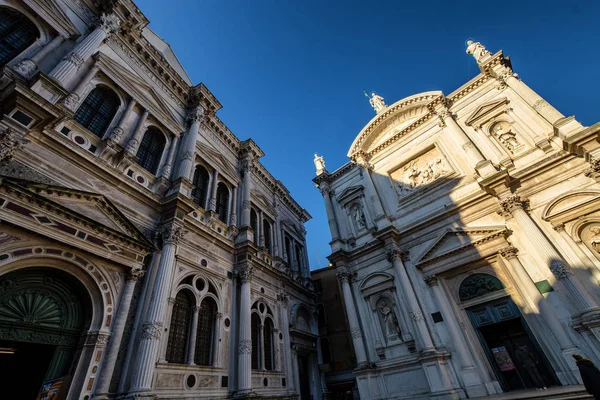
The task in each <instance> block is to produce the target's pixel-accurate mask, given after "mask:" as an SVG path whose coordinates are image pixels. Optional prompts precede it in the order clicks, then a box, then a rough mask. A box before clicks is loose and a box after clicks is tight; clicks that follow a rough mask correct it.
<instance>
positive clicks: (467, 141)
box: [437, 107, 496, 177]
mask: <svg viewBox="0 0 600 400" xmlns="http://www.w3.org/2000/svg"><path fill="white" fill-rule="evenodd" d="M437 114H438V116H439V118H440V123H439V125H440V127H441V128H448V130H449V131H450V133H451V134H452V137H454V139H455V140H456V141H457V144H458V145H460V147H461V148H462V149H463V150H464V152H465V153H466V154H467V157H468V159H469V160H470V161H471V163H472V165H474V166H475V170H476V171H477V173H478V174H479V175H480V176H482V177H483V176H489V175H492V174H493V173H495V172H496V168H495V167H494V166H493V165H492V162H491V161H489V160H487V159H486V158H485V157H484V155H483V154H482V153H481V151H479V149H478V148H477V146H475V143H473V141H472V140H471V138H470V137H469V136H468V135H467V134H466V133H465V131H463V129H462V128H461V127H460V125H458V123H457V122H456V121H455V120H454V116H453V115H452V113H451V112H450V111H449V110H448V109H447V108H446V107H442V108H440V109H439V110H438V111H437Z"/></svg>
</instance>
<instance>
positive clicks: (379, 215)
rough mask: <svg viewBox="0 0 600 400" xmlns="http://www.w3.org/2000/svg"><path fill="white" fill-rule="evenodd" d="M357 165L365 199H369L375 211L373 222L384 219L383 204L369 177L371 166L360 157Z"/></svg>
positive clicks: (371, 178)
mask: <svg viewBox="0 0 600 400" xmlns="http://www.w3.org/2000/svg"><path fill="white" fill-rule="evenodd" d="M357 163H358V164H359V165H360V166H361V168H362V176H363V178H364V180H365V183H366V184H365V195H366V197H367V199H370V201H371V203H373V209H374V210H375V220H376V221H379V220H380V219H383V218H385V211H384V209H383V204H382V203H381V198H380V197H379V193H378V192H377V188H376V187H375V183H374V182H373V177H372V176H371V172H372V170H371V166H370V165H369V163H368V162H367V161H366V160H364V159H363V158H362V157H361V158H360V159H359V160H358V161H357Z"/></svg>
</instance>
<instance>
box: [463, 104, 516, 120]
mask: <svg viewBox="0 0 600 400" xmlns="http://www.w3.org/2000/svg"><path fill="white" fill-rule="evenodd" d="M506 104H508V99H507V98H506V97H503V98H501V99H497V100H494V101H490V102H488V103H485V104H482V105H481V106H479V107H478V108H477V109H476V110H475V111H474V112H473V113H472V114H471V116H470V117H469V118H467V120H466V121H465V124H467V125H481V123H483V122H484V121H485V120H486V118H493V117H494V116H495V114H496V112H497V111H499V110H500V109H502V107H503V106H504V105H506Z"/></svg>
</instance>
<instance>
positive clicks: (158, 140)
mask: <svg viewBox="0 0 600 400" xmlns="http://www.w3.org/2000/svg"><path fill="white" fill-rule="evenodd" d="M165 141H166V139H165V135H163V134H162V132H161V131H159V130H158V129H156V128H154V127H150V128H148V130H147V131H146V133H144V138H143V139H142V143H140V147H139V148H138V152H137V155H136V159H137V163H138V164H139V165H140V167H142V168H144V169H145V170H146V171H148V172H151V173H153V174H155V175H156V171H157V170H158V164H159V163H160V158H161V157H162V153H163V150H164V149H165Z"/></svg>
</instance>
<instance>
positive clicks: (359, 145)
mask: <svg viewBox="0 0 600 400" xmlns="http://www.w3.org/2000/svg"><path fill="white" fill-rule="evenodd" d="M443 97H444V94H443V93H442V92H441V91H439V90H436V91H431V92H424V93H419V94H415V95H413V96H409V97H406V98H404V99H402V100H400V101H397V102H396V103H394V104H392V105H390V106H389V107H387V108H386V109H385V110H384V111H383V112H382V113H380V114H378V115H377V116H375V117H374V118H373V119H372V120H371V121H369V123H368V124H367V125H366V126H365V127H364V128H363V130H362V131H360V133H359V134H358V136H357V137H356V139H354V142H353V143H352V145H351V146H350V151H348V157H350V158H352V157H353V155H355V154H356V153H358V152H364V153H368V152H370V151H372V150H373V149H375V148H377V147H379V146H381V145H383V144H385V143H386V142H388V141H390V140H393V139H394V138H395V137H397V136H398V135H399V134H401V133H402V131H404V130H407V129H409V128H410V127H411V126H412V125H414V124H416V123H418V122H419V121H420V120H422V119H423V118H424V117H426V116H428V114H429V113H430V109H429V107H428V106H429V105H430V104H431V103H432V102H433V101H434V100H436V99H440V98H443Z"/></svg>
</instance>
